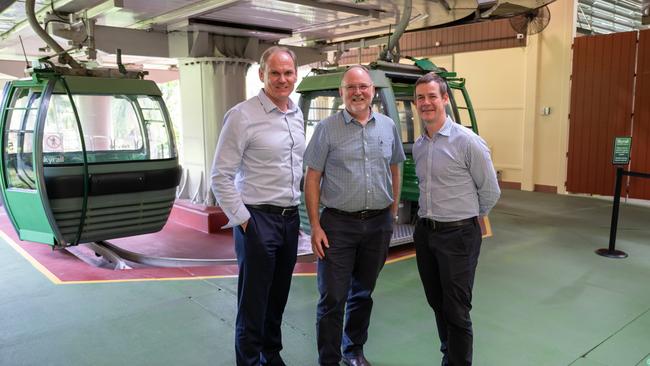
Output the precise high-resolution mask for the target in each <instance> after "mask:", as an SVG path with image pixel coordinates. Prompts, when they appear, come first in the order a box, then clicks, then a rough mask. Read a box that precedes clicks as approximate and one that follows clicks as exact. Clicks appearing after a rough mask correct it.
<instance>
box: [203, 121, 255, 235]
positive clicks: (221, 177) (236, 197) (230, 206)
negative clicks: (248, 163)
mask: <svg viewBox="0 0 650 366" xmlns="http://www.w3.org/2000/svg"><path fill="white" fill-rule="evenodd" d="M246 122H247V121H246V117H245V115H244V114H242V113H241V112H240V111H239V110H236V109H231V110H230V111H228V113H226V115H225V116H224V125H223V129H222V130H221V134H220V135H219V141H218V143H217V149H216V150H215V153H214V160H213V162H212V174H211V181H212V192H214V196H215V198H216V199H217V202H218V203H219V206H220V207H221V209H222V210H223V212H224V213H225V214H226V216H227V217H228V220H229V222H228V224H227V225H225V226H224V228H229V227H234V226H237V225H241V224H243V223H244V222H246V221H247V220H248V219H249V218H250V213H249V212H248V209H246V206H244V201H243V200H242V196H241V193H240V192H239V191H238V190H237V187H236V186H235V176H236V174H237V171H238V170H239V167H240V165H241V163H242V157H243V154H244V150H245V148H246V144H247V140H248V138H247V135H246Z"/></svg>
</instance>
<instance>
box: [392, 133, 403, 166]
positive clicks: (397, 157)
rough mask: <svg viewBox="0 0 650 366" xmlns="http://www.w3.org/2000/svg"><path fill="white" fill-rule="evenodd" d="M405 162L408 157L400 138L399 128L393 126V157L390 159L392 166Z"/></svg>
mask: <svg viewBox="0 0 650 366" xmlns="http://www.w3.org/2000/svg"><path fill="white" fill-rule="evenodd" d="M404 160H406V155H405V154H404V147H403V146H402V139H401V138H400V137H399V132H397V126H395V124H393V156H391V158H390V164H391V165H393V164H399V163H401V162H403V161H404Z"/></svg>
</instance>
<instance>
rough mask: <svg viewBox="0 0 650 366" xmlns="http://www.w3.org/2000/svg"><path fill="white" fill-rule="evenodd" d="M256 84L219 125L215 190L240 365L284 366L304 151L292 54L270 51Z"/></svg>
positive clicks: (266, 55) (214, 177) (301, 121)
mask: <svg viewBox="0 0 650 366" xmlns="http://www.w3.org/2000/svg"><path fill="white" fill-rule="evenodd" d="M259 76H260V80H261V81H263V82H264V88H263V89H262V90H260V92H259V94H258V95H257V96H255V97H253V98H250V99H248V100H246V101H244V102H242V103H239V104H238V105H236V106H235V107H233V108H232V109H231V110H229V111H228V112H227V113H226V115H225V117H224V121H225V122H224V127H223V130H222V132H221V135H220V136H219V142H218V144H217V149H216V151H215V157H214V163H213V166H212V190H213V192H214V195H215V197H216V199H217V202H219V205H220V207H221V209H222V210H223V212H224V213H225V214H226V216H228V219H229V222H228V225H226V227H232V228H233V233H234V236H235V250H236V252H237V262H238V264H239V282H238V288H237V320H236V329H235V351H236V358H237V365H238V366H257V365H272V366H283V365H285V364H284V362H283V361H282V358H281V357H280V350H281V349H282V336H281V330H280V328H281V323H282V314H283V313H284V308H285V305H286V303H287V298H288V296H289V288H290V285H291V276H292V273H293V268H294V265H295V264H296V254H297V248H298V229H299V226H300V217H299V215H298V204H299V203H300V180H301V178H302V155H303V153H304V151H305V130H304V124H303V116H302V112H301V111H300V109H299V108H298V107H297V106H296V105H295V104H294V103H293V102H292V101H291V99H289V95H290V94H291V92H292V91H293V88H294V84H295V83H296V79H297V72H296V58H295V54H294V53H293V52H292V51H290V50H289V49H287V48H284V47H277V46H274V47H271V48H269V49H268V50H266V51H265V52H264V54H262V57H261V60H260V71H259Z"/></svg>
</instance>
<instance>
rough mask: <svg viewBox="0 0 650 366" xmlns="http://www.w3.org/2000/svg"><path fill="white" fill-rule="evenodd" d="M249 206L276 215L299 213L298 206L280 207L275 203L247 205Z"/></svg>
mask: <svg viewBox="0 0 650 366" xmlns="http://www.w3.org/2000/svg"><path fill="white" fill-rule="evenodd" d="M246 207H248V208H252V209H253V210H258V211H262V212H266V213H270V214H274V215H282V216H291V215H295V214H297V213H298V206H289V207H280V206H274V205H246Z"/></svg>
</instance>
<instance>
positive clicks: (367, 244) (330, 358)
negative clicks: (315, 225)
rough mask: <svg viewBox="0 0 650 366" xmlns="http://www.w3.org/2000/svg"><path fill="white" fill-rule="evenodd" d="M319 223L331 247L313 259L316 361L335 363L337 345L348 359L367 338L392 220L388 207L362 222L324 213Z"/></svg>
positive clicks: (337, 352) (391, 229) (357, 351)
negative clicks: (316, 295) (315, 264)
mask: <svg viewBox="0 0 650 366" xmlns="http://www.w3.org/2000/svg"><path fill="white" fill-rule="evenodd" d="M320 224H321V227H322V228H323V230H324V231H325V234H326V235H327V239H328V241H329V245H330V247H329V248H326V249H325V258H324V259H321V260H318V291H319V292H320V300H319V301H318V309H317V322H316V332H317V342H318V356H319V357H318V362H319V363H320V364H321V365H338V364H339V361H340V360H341V346H342V347H343V354H345V355H346V356H352V355H355V354H358V353H361V352H363V345H364V344H365V343H366V340H367V339H368V326H369V325H370V313H371V310H372V304H373V302H372V297H371V294H372V291H373V290H374V289H375V283H376V281H377V276H378V275H379V272H380V271H381V269H382V267H383V266H384V262H385V261H386V255H387V253H388V246H389V244H390V239H391V236H392V234H393V220H392V216H391V213H390V210H388V209H387V210H386V211H385V212H382V213H381V214H379V215H378V216H374V217H372V218H367V219H359V218H353V217H349V216H344V215H341V214H338V213H335V212H332V211H331V210H328V209H325V210H323V213H322V215H321V218H320ZM344 314H345V326H344V325H343V317H344Z"/></svg>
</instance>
